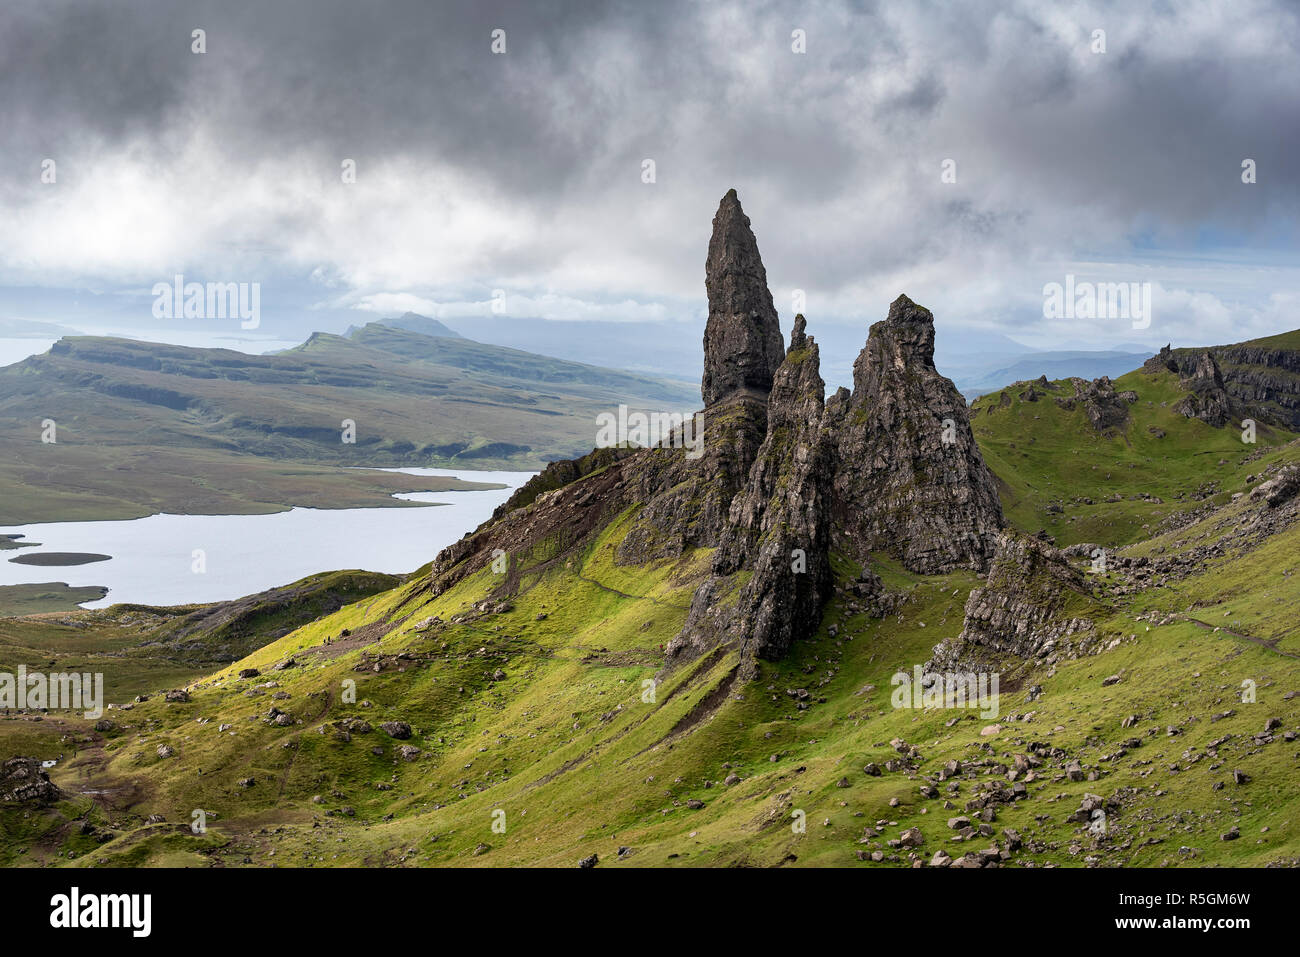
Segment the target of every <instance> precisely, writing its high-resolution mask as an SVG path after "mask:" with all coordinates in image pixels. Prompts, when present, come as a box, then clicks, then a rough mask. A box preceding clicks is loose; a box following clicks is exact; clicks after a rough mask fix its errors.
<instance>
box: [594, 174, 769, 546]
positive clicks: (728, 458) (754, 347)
mask: <svg viewBox="0 0 1300 957" xmlns="http://www.w3.org/2000/svg"><path fill="white" fill-rule="evenodd" d="M704 287H705V289H706V290H707V292H708V295H709V320H708V323H707V325H706V326H705V328H704V378H703V381H702V382H701V391H702V392H703V395H704V412H703V413H702V416H701V418H702V421H703V428H704V454H703V455H702V456H701V457H700V458H698V459H695V460H690V459H686V458H684V457H683V456H682V455H681V453H680V452H673V451H664V450H656V451H655V453H654V455H653V456H652V458H651V460H650V461H648V462H645V463H641V464H640V465H639V467H638V468H637V469H636V470H635V473H634V474H633V475H632V476H631V480H632V481H633V482H634V483H635V484H634V487H633V493H634V496H635V499H636V500H639V501H642V502H645V503H646V504H645V506H644V507H643V508H642V509H641V511H640V512H639V513H638V515H637V516H636V519H635V520H634V523H633V526H632V529H631V531H629V533H628V535H627V537H626V538H625V539H624V540H623V542H622V543H621V544H620V545H619V549H618V560H619V561H621V562H624V563H629V564H631V563H642V562H646V561H653V560H655V559H659V558H668V557H675V556H677V555H680V554H681V553H682V552H683V551H685V549H687V548H689V547H692V546H712V545H716V544H718V539H719V536H720V535H721V534H722V530H723V527H724V526H725V525H726V522H727V512H728V509H729V508H730V506H731V500H732V498H733V497H734V496H735V494H736V493H737V492H738V491H739V490H740V489H741V487H742V486H743V485H744V484H745V480H746V478H747V476H748V475H749V469H750V467H751V466H752V465H753V464H754V457H755V456H756V455H757V454H758V448H759V446H760V445H761V444H762V442H763V436H764V435H765V434H766V432H767V406H768V395H769V393H771V391H772V381H773V378H774V376H775V374H776V370H777V367H778V366H780V364H781V360H782V359H783V358H784V357H785V347H784V345H783V344H782V342H781V329H780V326H779V324H778V323H777V317H776V309H775V307H774V306H773V305H772V294H771V292H769V291H768V288H767V270H766V269H764V268H763V260H762V257H761V256H759V254H758V241H757V240H756V239H755V238H754V233H753V230H751V229H750V228H749V217H748V216H746V215H745V211H744V210H743V209H741V207H740V199H739V198H738V197H737V196H736V191H735V190H734V189H732V190H728V191H727V195H725V196H723V197H722V202H721V203H719V205H718V212H717V215H716V216H714V217H713V236H712V237H711V238H710V240H709V255H708V258H707V259H706V260H705V264H704Z"/></svg>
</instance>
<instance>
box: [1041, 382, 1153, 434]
mask: <svg viewBox="0 0 1300 957" xmlns="http://www.w3.org/2000/svg"><path fill="white" fill-rule="evenodd" d="M1068 381H1069V382H1070V384H1071V385H1072V386H1074V395H1072V396H1068V397H1065V398H1059V399H1057V400H1056V404H1057V405H1059V406H1060V407H1061V408H1063V409H1065V410H1066V411H1067V412H1072V411H1074V409H1075V408H1077V407H1080V406H1082V408H1083V411H1084V414H1085V415H1087V417H1088V421H1089V422H1090V423H1091V424H1092V427H1093V428H1094V429H1096V430H1097V431H1098V432H1100V433H1102V434H1103V435H1105V434H1107V433H1113V432H1114V431H1116V430H1117V429H1119V428H1121V427H1122V426H1123V425H1124V424H1125V423H1126V422H1128V416H1129V406H1131V405H1132V404H1133V403H1134V402H1136V401H1137V399H1138V396H1137V393H1136V392H1134V391H1132V390H1131V389H1126V390H1125V391H1123V392H1117V391H1115V384H1114V383H1113V382H1111V381H1110V377H1109V376H1102V377H1101V378H1100V379H1093V380H1092V381H1091V382H1089V381H1088V380H1087V379H1080V378H1077V377H1074V378H1071V379H1069V380H1068Z"/></svg>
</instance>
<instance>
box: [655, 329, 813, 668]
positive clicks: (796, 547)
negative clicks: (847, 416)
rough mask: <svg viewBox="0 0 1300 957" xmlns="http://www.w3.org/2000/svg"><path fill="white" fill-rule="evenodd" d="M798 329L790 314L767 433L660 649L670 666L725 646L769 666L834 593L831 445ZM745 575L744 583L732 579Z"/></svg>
mask: <svg viewBox="0 0 1300 957" xmlns="http://www.w3.org/2000/svg"><path fill="white" fill-rule="evenodd" d="M804 330H805V323H804V318H803V316H797V317H796V318H795V325H794V332H793V333H792V335H791V337H790V350H789V352H787V353H786V356H785V360H784V361H783V362H782V364H781V366H780V368H779V369H778V370H777V373H776V377H775V383H774V386H773V389H772V394H771V401H770V403H769V405H768V412H767V434H766V436H765V438H764V439H763V444H762V446H761V447H760V449H759V451H758V455H757V457H756V459H755V461H754V464H753V467H752V468H751V469H750V471H749V478H748V481H747V482H746V484H745V487H744V488H743V489H741V490H740V492H739V493H737V494H736V496H735V498H734V499H733V500H732V502H731V507H730V509H729V512H728V518H727V525H726V527H725V528H724V529H723V532H722V536H721V541H720V542H719V545H718V548H717V551H716V552H715V553H714V559H713V570H712V575H711V576H710V578H709V579H708V580H707V581H706V582H705V583H704V584H703V585H701V586H700V588H699V589H697V590H696V593H695V597H694V599H693V600H692V603H691V611H690V614H689V616H688V618H687V621H686V625H685V627H684V628H683V629H682V632H681V634H680V635H679V636H678V637H677V638H676V639H674V641H673V642H672V643H671V644H670V646H669V649H668V654H669V660H670V662H671V661H672V660H673V659H675V658H678V657H686V658H691V657H695V656H697V655H699V654H701V653H703V652H704V651H706V650H708V649H710V648H713V647H716V646H717V645H720V644H733V643H734V644H736V645H738V646H739V647H740V649H741V651H742V654H744V655H746V656H750V657H755V658H767V659H777V658H780V657H782V656H783V655H784V654H785V653H786V652H787V651H788V650H789V648H790V645H791V644H792V643H793V642H795V641H797V640H798V639H800V638H804V637H806V636H807V635H808V634H810V633H811V632H813V631H815V630H816V628H817V627H818V624H819V623H820V621H821V612H822V608H823V606H824V605H825V603H826V600H827V598H828V597H829V596H830V592H831V589H832V586H833V581H832V574H831V567H830V540H831V533H830V501H831V481H832V472H831V463H832V445H831V442H830V440H829V437H828V433H827V432H826V431H825V430H824V429H823V427H822V414H823V395H824V394H825V384H824V383H823V382H822V377H821V374H820V360H819V356H818V350H817V344H816V343H815V342H814V341H813V340H812V339H811V338H809V337H808V336H807V335H806V334H805V331H804ZM751 569H752V574H751V575H750V576H749V577H748V578H747V579H745V580H744V582H743V584H739V583H738V581H737V580H736V579H734V578H733V576H735V575H736V573H737V572H740V571H743V570H751ZM737 589H738V592H739V593H738V594H735V595H734V596H733V593H734V592H736V591H737ZM733 597H734V600H733Z"/></svg>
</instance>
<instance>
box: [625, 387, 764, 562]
mask: <svg viewBox="0 0 1300 957" xmlns="http://www.w3.org/2000/svg"><path fill="white" fill-rule="evenodd" d="M699 418H700V420H701V421H702V422H703V429H704V447H703V454H702V455H701V456H700V457H699V458H698V459H689V458H687V457H686V456H685V455H684V454H683V453H682V451H681V450H680V449H651V450H647V451H646V452H645V453H642V454H639V455H638V456H637V458H636V459H635V460H633V461H632V462H631V463H629V467H628V469H627V481H628V494H629V496H630V499H631V501H633V502H641V503H644V504H643V505H642V507H641V510H640V511H639V512H638V513H637V515H636V517H635V519H634V520H633V524H632V527H631V529H630V530H629V531H628V534H627V536H626V537H625V538H624V539H623V541H622V542H621V543H620V544H619V547H618V552H617V559H618V561H619V562H620V563H623V564H634V565H640V564H645V563H646V562H650V561H656V560H658V559H661V558H676V557H678V556H680V555H681V554H682V553H683V552H684V551H685V550H686V549H687V548H692V547H710V546H713V545H716V544H717V543H718V538H719V536H720V535H721V534H722V529H723V527H724V526H725V525H726V522H727V514H728V511H729V510H730V508H731V500H732V498H734V497H735V495H736V493H737V492H738V491H740V489H741V487H742V486H743V485H744V484H745V480H746V477H747V476H748V475H749V469H750V467H751V466H752V465H753V464H754V459H755V457H756V456H757V455H758V448H759V446H760V445H762V443H763V436H764V434H765V433H766V430H767V402H766V400H758V399H755V398H753V397H750V396H743V395H742V396H734V397H733V398H732V399H730V400H729V401H727V402H724V403H721V404H719V405H716V406H714V407H712V408H709V409H705V410H704V412H703V413H701V415H700V417H699Z"/></svg>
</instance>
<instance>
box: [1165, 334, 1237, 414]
mask: <svg viewBox="0 0 1300 957" xmlns="http://www.w3.org/2000/svg"><path fill="white" fill-rule="evenodd" d="M1181 381H1182V384H1183V387H1184V388H1185V389H1187V391H1188V396H1187V398H1185V399H1183V401H1182V402H1180V403H1178V405H1177V406H1175V409H1176V410H1177V411H1178V412H1180V413H1182V414H1183V415H1185V416H1187V417H1188V418H1189V419H1200V420H1201V421H1202V422H1205V423H1206V424H1207V425H1212V426H1214V427H1215V428H1216V429H1217V428H1222V427H1223V426H1225V425H1227V424H1228V423H1229V422H1230V421H1231V420H1232V400H1231V399H1230V398H1229V397H1228V390H1227V388H1226V387H1225V386H1224V384H1223V375H1222V373H1220V372H1219V364H1218V363H1217V362H1215V361H1214V356H1212V355H1210V353H1208V352H1202V353H1201V354H1200V355H1199V356H1198V357H1197V359H1196V362H1195V364H1194V365H1193V366H1192V367H1191V370H1190V371H1189V372H1188V373H1187V374H1186V375H1183V376H1182V377H1181Z"/></svg>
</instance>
